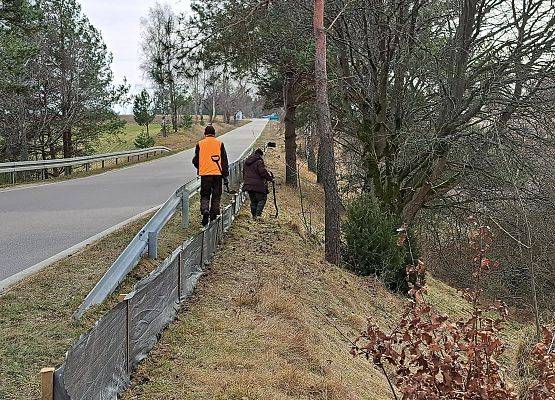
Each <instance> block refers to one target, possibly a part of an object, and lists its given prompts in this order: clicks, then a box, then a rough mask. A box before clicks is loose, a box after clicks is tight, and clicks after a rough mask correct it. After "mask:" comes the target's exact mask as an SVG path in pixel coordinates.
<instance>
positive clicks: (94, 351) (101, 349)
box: [55, 303, 129, 400]
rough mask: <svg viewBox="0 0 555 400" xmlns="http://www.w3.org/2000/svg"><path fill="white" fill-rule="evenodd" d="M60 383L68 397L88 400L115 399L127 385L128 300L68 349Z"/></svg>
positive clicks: (117, 306) (112, 310)
mask: <svg viewBox="0 0 555 400" xmlns="http://www.w3.org/2000/svg"><path fill="white" fill-rule="evenodd" d="M61 383H62V384H63V386H65V390H66V392H67V395H68V396H69V398H71V399H87V400H94V399H114V398H116V397H117V395H118V394H119V393H121V392H122V391H123V390H124V389H125V388H126V387H127V386H128V384H129V374H128V372H127V304H126V303H119V304H118V305H116V306H115V307H114V308H113V309H111V310H110V311H109V312H108V314H106V315H105V316H104V317H102V318H101V319H100V320H99V321H98V323H97V324H96V325H95V326H94V327H93V328H92V330H91V331H90V332H89V333H86V334H84V335H83V336H81V337H80V338H79V340H78V341H77V343H76V344H75V345H74V346H73V347H72V348H71V350H69V352H68V355H67V358H66V362H65V365H64V367H63V378H62V382H61ZM62 393H63V392H62ZM61 398H62V399H63V398H64V397H61ZM65 398H67V397H65ZM55 399H59V397H55Z"/></svg>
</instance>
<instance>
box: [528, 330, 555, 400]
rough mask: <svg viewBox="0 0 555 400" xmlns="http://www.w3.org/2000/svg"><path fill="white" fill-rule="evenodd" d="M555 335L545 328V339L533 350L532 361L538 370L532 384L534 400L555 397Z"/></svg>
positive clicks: (531, 396) (531, 390)
mask: <svg viewBox="0 0 555 400" xmlns="http://www.w3.org/2000/svg"><path fill="white" fill-rule="evenodd" d="M554 346H555V335H554V334H553V332H551V331H549V330H548V329H546V328H543V341H542V342H540V343H538V344H537V345H536V346H535V347H534V349H533V350H532V363H533V364H534V366H535V367H536V368H537V370H538V379H537V380H536V381H535V382H534V383H532V385H531V386H530V398H531V399H532V400H553V399H555V352H554V350H555V349H554Z"/></svg>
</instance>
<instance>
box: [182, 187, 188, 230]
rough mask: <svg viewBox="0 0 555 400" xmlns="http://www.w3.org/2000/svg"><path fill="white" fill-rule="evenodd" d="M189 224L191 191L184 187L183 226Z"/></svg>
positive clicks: (185, 227) (184, 227) (185, 226)
mask: <svg viewBox="0 0 555 400" xmlns="http://www.w3.org/2000/svg"><path fill="white" fill-rule="evenodd" d="M188 226H189V191H188V190H186V189H184V190H183V192H182V193H181V227H182V228H183V229H187V227H188Z"/></svg>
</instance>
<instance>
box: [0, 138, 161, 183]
mask: <svg viewBox="0 0 555 400" xmlns="http://www.w3.org/2000/svg"><path fill="white" fill-rule="evenodd" d="M168 151H171V149H169V148H168V147H165V146H157V147H149V148H147V149H139V150H129V151H119V152H113V153H106V154H96V155H92V156H83V157H74V158H59V159H53V160H33V161H16V162H8V163H0V174H11V178H12V179H11V182H12V184H14V183H15V180H16V173H17V172H29V171H37V170H42V171H43V175H44V171H45V170H48V169H53V168H67V167H75V166H81V165H85V167H86V170H88V166H90V164H92V163H97V162H100V163H102V167H104V162H105V161H109V160H115V161H116V164H117V163H118V159H120V158H124V157H127V158H128V161H129V160H130V158H131V157H135V156H136V157H137V159H138V158H139V157H140V156H142V155H145V154H146V155H147V157H148V155H149V154H152V153H154V154H156V153H158V152H160V153H163V152H168ZM43 177H44V176H43Z"/></svg>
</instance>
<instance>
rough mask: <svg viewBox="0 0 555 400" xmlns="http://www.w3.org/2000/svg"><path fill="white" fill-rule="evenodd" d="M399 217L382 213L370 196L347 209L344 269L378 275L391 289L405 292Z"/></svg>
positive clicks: (403, 255) (366, 274)
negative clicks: (345, 262) (399, 237)
mask: <svg viewBox="0 0 555 400" xmlns="http://www.w3.org/2000/svg"><path fill="white" fill-rule="evenodd" d="M400 225H401V224H400V221H399V219H398V217H396V216H395V215H393V214H392V213H390V212H387V211H384V210H382V209H381V207H380V206H379V204H378V201H377V200H376V199H375V198H374V197H373V196H372V195H371V194H368V193H366V194H362V195H361V196H359V197H358V198H356V199H355V200H354V201H353V202H351V204H350V205H349V206H348V208H347V219H346V221H345V223H344V225H343V231H344V233H345V242H346V248H345V253H346V256H347V266H348V268H349V269H351V270H352V271H353V272H355V273H356V274H358V275H362V276H371V275H374V276H377V277H379V278H380V279H381V280H382V281H383V282H384V284H385V285H386V286H387V287H388V288H389V289H391V290H394V291H400V292H403V293H406V292H407V291H408V285H407V279H406V271H405V265H406V258H407V256H408V254H407V253H408V252H407V250H406V246H399V245H398V243H397V241H398V235H397V229H398V228H399V226H400Z"/></svg>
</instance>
